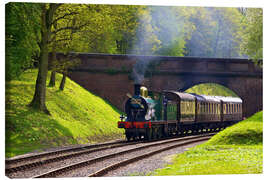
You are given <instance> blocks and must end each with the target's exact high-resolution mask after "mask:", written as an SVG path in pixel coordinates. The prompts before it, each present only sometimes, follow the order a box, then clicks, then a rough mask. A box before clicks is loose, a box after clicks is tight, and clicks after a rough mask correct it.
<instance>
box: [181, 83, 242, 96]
mask: <svg viewBox="0 0 270 180" xmlns="http://www.w3.org/2000/svg"><path fill="white" fill-rule="evenodd" d="M185 92H187V93H196V94H204V95H212V96H232V97H237V95H236V94H235V93H234V92H233V91H231V90H230V89H228V88H226V87H224V86H222V85H219V84H214V83H204V84H199V85H196V86H193V87H191V88H189V89H187V90H186V91H185Z"/></svg>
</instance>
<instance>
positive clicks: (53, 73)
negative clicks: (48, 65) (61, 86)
mask: <svg viewBox="0 0 270 180" xmlns="http://www.w3.org/2000/svg"><path fill="white" fill-rule="evenodd" d="M55 74H56V72H55V70H52V73H51V78H50V83H49V87H54V86H55Z"/></svg>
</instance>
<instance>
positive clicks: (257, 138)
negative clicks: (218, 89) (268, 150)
mask: <svg viewBox="0 0 270 180" xmlns="http://www.w3.org/2000/svg"><path fill="white" fill-rule="evenodd" d="M262 129H263V127H262V112H258V113H256V114H255V115H254V116H252V117H250V118H248V119H246V120H244V121H242V122H240V123H238V124H236V125H234V126H232V127H229V128H226V129H225V130H223V131H221V132H220V133H218V134H216V135H215V136H214V137H212V138H211V139H210V140H209V141H208V142H206V143H204V144H202V145H199V146H196V147H193V148H191V149H189V151H186V152H184V153H183V154H179V155H178V156H177V157H176V158H175V159H174V160H173V164H171V165H168V166H167V167H166V168H164V169H158V170H156V171H155V172H154V173H152V174H150V175H158V176H160V175H195V174H255V173H262V168H263V148H262Z"/></svg>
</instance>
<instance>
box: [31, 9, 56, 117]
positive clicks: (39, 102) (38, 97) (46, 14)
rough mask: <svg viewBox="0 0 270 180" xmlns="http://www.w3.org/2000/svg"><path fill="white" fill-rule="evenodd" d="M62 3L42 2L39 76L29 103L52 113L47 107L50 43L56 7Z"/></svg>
mask: <svg viewBox="0 0 270 180" xmlns="http://www.w3.org/2000/svg"><path fill="white" fill-rule="evenodd" d="M60 5H61V4H41V8H42V12H41V42H40V56H39V67H38V76H37V80H36V86H35V94H34V97H33V100H32V101H31V103H30V104H29V105H30V106H31V107H33V108H37V109H39V110H40V111H43V112H45V113H47V114H50V112H49V111H48V109H47V107H46V104H45V102H46V100H45V99H46V79H47V73H48V43H49V40H50V38H51V31H52V22H53V16H54V13H55V11H56V9H57V8H58V7H59V6H60Z"/></svg>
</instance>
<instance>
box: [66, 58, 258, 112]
mask: <svg viewBox="0 0 270 180" xmlns="http://www.w3.org/2000/svg"><path fill="white" fill-rule="evenodd" d="M78 58H80V59H81V65H79V66H78V67H76V68H73V69H71V70H70V72H69V77H70V78H71V79H72V80H74V81H75V82H77V83H78V84H80V85H81V86H82V87H84V88H85V89H87V90H89V91H91V92H92V93H94V94H96V95H98V96H100V97H102V98H104V99H106V100H107V101H108V102H109V103H111V104H113V105H115V106H116V107H117V108H119V109H121V110H123V108H124V107H123V103H124V101H125V100H126V99H127V97H126V94H127V93H133V84H134V80H133V78H132V75H131V72H132V69H133V66H134V64H135V63H136V62H137V61H138V60H144V61H149V62H150V63H149V65H148V68H147V71H146V72H145V78H144V80H143V82H142V84H143V85H145V86H146V87H147V88H148V89H150V90H153V91H162V90H181V91H185V90H186V89H188V88H190V87H192V86H194V85H197V84H201V83H217V84H220V85H223V86H225V87H227V88H229V89H231V90H232V91H234V92H235V93H236V94H237V95H238V96H239V97H240V98H241V99H242V100H243V116H244V117H248V116H250V115H252V114H254V113H255V112H257V111H260V110H262V107H263V104H262V102H263V101H262V99H263V89H262V84H263V79H262V69H261V68H259V67H257V66H255V65H254V63H252V62H251V61H248V60H247V59H220V58H198V57H167V56H138V55H108V54H78Z"/></svg>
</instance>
